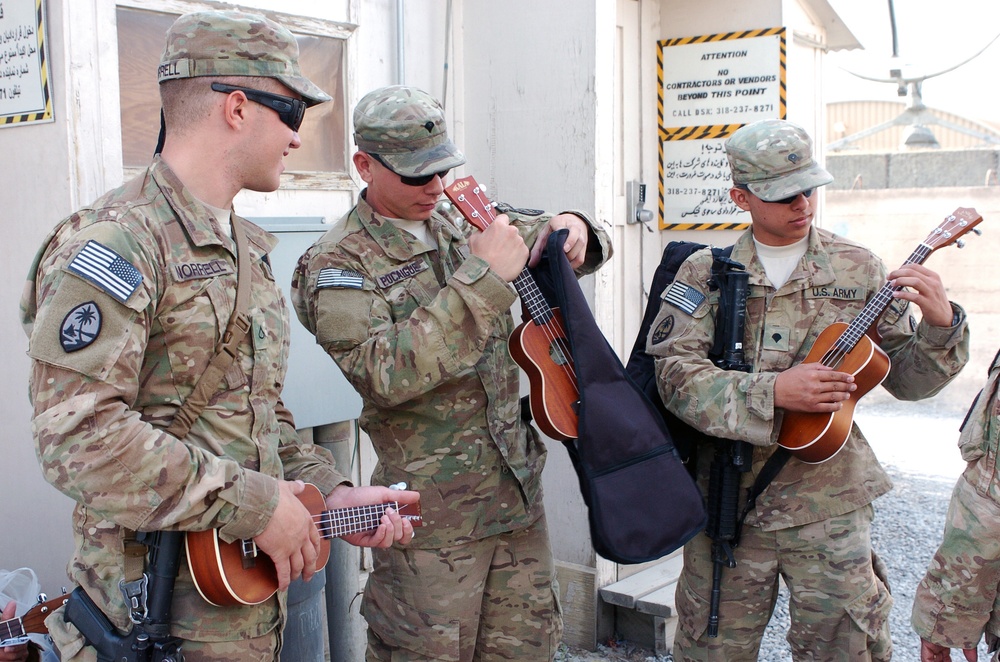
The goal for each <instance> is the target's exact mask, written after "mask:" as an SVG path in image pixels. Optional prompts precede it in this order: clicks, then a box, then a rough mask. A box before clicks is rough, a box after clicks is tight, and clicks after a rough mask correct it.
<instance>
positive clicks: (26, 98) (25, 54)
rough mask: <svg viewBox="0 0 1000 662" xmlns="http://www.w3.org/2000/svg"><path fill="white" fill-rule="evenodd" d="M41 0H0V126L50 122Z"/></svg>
mask: <svg viewBox="0 0 1000 662" xmlns="http://www.w3.org/2000/svg"><path fill="white" fill-rule="evenodd" d="M51 121H53V118H52V94H51V92H50V89H49V67H48V59H47V57H46V53H45V2H44V0H0V127H8V126H18V125H23V124H32V123H35V122H51Z"/></svg>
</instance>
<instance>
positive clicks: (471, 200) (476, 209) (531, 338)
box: [444, 177, 580, 441]
mask: <svg viewBox="0 0 1000 662" xmlns="http://www.w3.org/2000/svg"><path fill="white" fill-rule="evenodd" d="M444 194H445V195H446V196H447V197H448V199H449V200H451V202H452V204H453V205H455V207H456V208H457V209H458V210H459V211H460V212H461V213H462V216H464V217H465V220H467V221H468V222H469V223H471V224H472V225H474V226H475V227H477V228H479V229H480V230H485V229H486V228H487V227H489V226H490V224H491V223H492V222H493V220H494V219H495V218H496V213H494V210H493V203H492V202H491V201H490V200H489V198H487V197H486V191H485V190H484V189H483V188H482V187H481V186H480V185H479V184H478V183H477V182H476V180H475V179H474V178H472V177H463V178H461V179H457V180H455V181H454V182H453V183H452V184H451V185H450V186H448V187H446V188H445V189H444ZM512 284H513V285H514V289H515V290H517V294H518V296H520V298H521V304H522V306H523V308H524V315H523V317H526V318H527V319H526V320H525V321H524V322H523V323H522V324H521V325H520V326H518V327H517V328H515V329H514V332H513V333H512V334H511V335H510V339H509V340H508V346H509V349H510V355H511V357H513V359H514V362H515V363H517V364H518V365H519V366H520V367H521V369H522V370H524V372H525V373H526V374H527V376H528V384H529V387H530V388H529V391H528V402H529V403H530V405H531V416H532V418H533V419H534V420H535V423H536V424H537V425H538V429H540V430H541V431H542V432H544V433H545V434H547V435H548V436H550V437H552V438H553V439H555V440H557V441H568V440H570V439H576V437H577V424H578V417H577V411H576V407H577V403H578V402H579V400H580V391H579V388H578V387H577V381H576V370H575V369H574V367H573V355H572V354H571V353H570V345H569V340H568V338H567V335H566V327H565V325H564V324H563V320H562V315H561V314H560V312H559V309H558V308H552V307H551V306H549V304H548V302H547V301H546V300H545V297H544V296H542V292H541V290H539V289H538V284H537V283H535V279H534V278H532V276H531V272H529V271H528V268H527V266H526V267H525V268H524V270H523V271H521V273H520V274H518V276H517V278H515V279H514V281H513V283H512Z"/></svg>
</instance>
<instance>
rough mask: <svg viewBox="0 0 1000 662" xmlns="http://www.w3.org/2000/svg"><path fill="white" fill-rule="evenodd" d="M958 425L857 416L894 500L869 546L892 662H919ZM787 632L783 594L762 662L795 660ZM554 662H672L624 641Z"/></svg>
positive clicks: (932, 416) (880, 504) (897, 411)
mask: <svg viewBox="0 0 1000 662" xmlns="http://www.w3.org/2000/svg"><path fill="white" fill-rule="evenodd" d="M963 413H964V412H963ZM961 420H962V414H961V413H950V414H949V413H941V412H937V411H935V409H934V408H933V407H928V408H921V410H920V411H919V412H918V411H916V406H915V405H912V404H911V405H902V404H895V403H894V404H888V405H879V406H877V407H873V408H870V409H867V410H865V409H861V410H860V411H859V412H858V414H857V422H858V425H860V426H861V428H862V430H864V431H865V436H866V437H867V438H868V439H869V440H871V442H872V446H873V448H874V449H875V453H876V455H878V458H879V461H880V462H881V463H882V465H883V466H884V467H885V468H886V471H887V472H888V473H889V475H890V477H891V478H892V482H893V484H894V489H893V490H892V491H891V492H890V493H889V494H887V495H885V496H883V497H881V498H880V499H878V501H876V502H875V522H874V524H873V526H872V543H873V545H874V547H875V550H876V552H877V553H878V554H879V556H881V557H882V559H883V561H885V564H886V566H887V567H888V569H889V580H890V583H891V588H892V595H893V598H894V599H895V604H894V606H893V609H892V614H891V616H890V625H889V627H890V630H891V632H892V641H893V648H894V654H893V660H894V662H919V660H920V642H919V639H918V637H917V635H916V634H915V633H914V632H913V630H912V629H910V610H911V608H912V606H913V594H914V592H915V590H916V587H917V584H918V583H919V582H920V579H921V578H922V577H923V575H924V571H925V570H926V568H927V564H928V563H929V562H930V560H931V557H933V555H934V552H935V550H936V549H937V545H938V543H939V542H940V540H941V533H942V531H943V530H944V518H945V514H946V513H947V510H948V499H949V497H950V496H951V490H952V487H953V486H954V484H955V480H956V479H957V478H958V476H959V475H960V474H961V473H962V470H963V468H964V463H963V462H962V460H961V457H960V456H959V454H958V449H957V448H956V446H955V442H956V441H957V439H958V427H959V425H960V423H961ZM787 627H788V595H787V592H786V591H785V590H784V589H782V591H781V595H780V597H779V599H778V604H777V605H776V607H775V611H774V615H773V617H772V618H771V623H770V625H769V626H768V629H767V632H766V633H765V635H764V640H763V642H762V644H761V652H760V656H759V658H758V659H759V660H760V662H788V661H790V660H791V659H792V656H791V652H790V650H789V647H788V643H787V642H786V641H785V632H786V631H787ZM979 655H980V659H981V660H985V659H988V658H987V653H986V648H985V646H984V645H980V649H979ZM960 658H961V659H963V660H964V658H962V657H961V654H960V653H955V655H954V659H956V660H957V659H960ZM556 660H557V661H558V662H592V661H596V660H618V661H623V662H672V658H671V657H670V656H669V655H668V656H658V655H656V654H655V653H653V651H650V650H646V649H643V648H640V647H637V646H635V645H633V644H631V643H629V642H627V641H616V642H607V645H602V646H599V647H598V650H597V651H585V650H580V649H571V648H565V649H564V650H562V651H561V652H560V654H559V655H557V657H556Z"/></svg>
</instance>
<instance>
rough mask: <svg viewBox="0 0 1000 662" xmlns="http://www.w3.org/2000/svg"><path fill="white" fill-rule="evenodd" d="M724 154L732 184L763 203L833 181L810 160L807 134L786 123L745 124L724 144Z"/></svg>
mask: <svg viewBox="0 0 1000 662" xmlns="http://www.w3.org/2000/svg"><path fill="white" fill-rule="evenodd" d="M726 155H727V156H728V157H729V166H730V168H731V169H732V173H733V184H742V185H744V186H746V188H748V189H750V192H751V193H753V194H754V195H756V196H757V197H758V198H760V199H761V200H764V201H767V202H773V201H774V200H781V199H782V198H788V197H791V196H793V195H797V194H799V193H801V192H802V191H806V190H808V189H812V188H816V187H817V186H825V185H826V184H829V183H830V182H832V181H833V175H831V174H830V173H828V172H827V171H826V170H825V169H824V168H823V167H822V166H821V165H819V164H818V163H816V162H815V161H814V160H813V155H812V139H811V138H810V137H809V134H807V133H806V132H805V129H803V128H802V127H800V126H799V125H797V124H793V123H792V122H788V121H786V120H760V121H757V122H753V123H751V124H747V125H746V126H744V127H742V128H741V129H739V130H738V131H736V133H734V134H733V135H732V136H730V137H729V140H727V141H726Z"/></svg>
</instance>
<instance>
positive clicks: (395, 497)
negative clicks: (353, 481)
mask: <svg viewBox="0 0 1000 662" xmlns="http://www.w3.org/2000/svg"><path fill="white" fill-rule="evenodd" d="M418 501H420V493H419V492H413V491H412V490H390V489H389V488H388V487H380V486H374V485H371V486H365V487H348V486H347V485H339V486H337V487H336V488H335V489H334V490H333V492H331V493H330V496H328V497H327V498H326V505H327V507H328V508H331V509H333V508H348V507H351V506H368V505H372V504H382V503H389V502H396V503H398V504H399V505H400V506H402V505H406V504H413V503H417V502H418ZM343 538H344V540H346V541H347V542H349V543H351V544H352V545H357V546H358V547H389V546H390V545H392V544H393V543H394V542H398V543H401V544H403V545H406V544H407V543H409V542H410V541H411V540H412V539H413V524H411V523H410V521H409V520H407V519H403V518H402V517H400V516H399V513H397V512H396V511H395V510H393V509H392V508H389V509H388V510H386V512H385V514H384V515H382V518H381V522H380V524H379V526H378V528H377V529H374V530H372V531H364V532H362V533H354V534H351V535H349V536H344V537H343Z"/></svg>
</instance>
